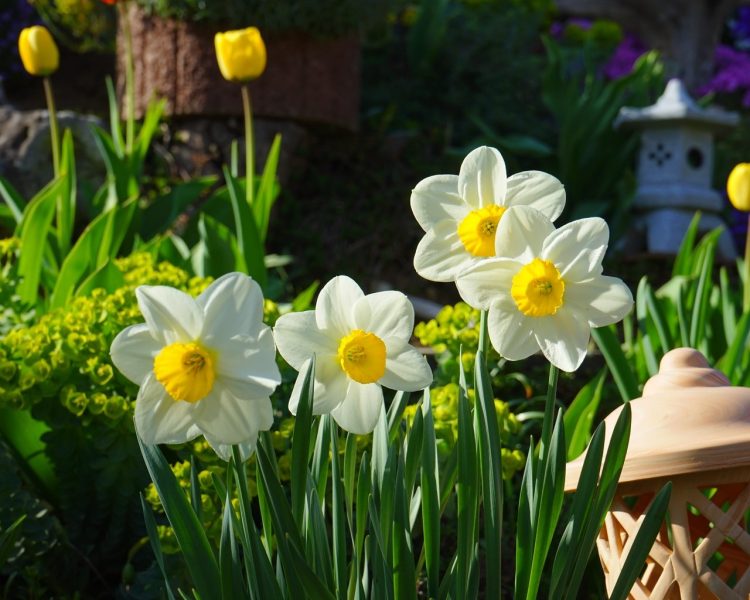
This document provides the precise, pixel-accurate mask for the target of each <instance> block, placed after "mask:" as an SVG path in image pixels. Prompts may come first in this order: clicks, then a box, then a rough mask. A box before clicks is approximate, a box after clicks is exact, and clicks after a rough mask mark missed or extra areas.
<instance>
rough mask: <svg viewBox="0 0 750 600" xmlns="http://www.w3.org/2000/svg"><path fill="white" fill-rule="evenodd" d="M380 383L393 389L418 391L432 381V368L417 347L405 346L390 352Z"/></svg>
mask: <svg viewBox="0 0 750 600" xmlns="http://www.w3.org/2000/svg"><path fill="white" fill-rule="evenodd" d="M378 383H379V384H381V385H384V386H385V387H387V388H390V389H392V390H401V391H404V392H416V391H418V390H422V389H424V388H426V387H427V386H429V385H430V384H431V383H432V369H430V365H429V364H428V363H427V359H426V358H425V357H424V356H422V354H421V353H420V352H419V351H418V350H417V349H416V348H412V347H411V346H408V345H407V346H403V347H402V348H400V349H399V350H398V351H396V352H390V351H389V352H388V355H387V356H386V359H385V375H383V376H382V377H381V378H380V379H379V380H378Z"/></svg>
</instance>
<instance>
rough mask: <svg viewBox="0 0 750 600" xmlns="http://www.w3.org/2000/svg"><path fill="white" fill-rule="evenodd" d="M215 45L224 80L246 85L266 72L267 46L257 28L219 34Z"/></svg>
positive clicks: (215, 39)
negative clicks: (245, 83)
mask: <svg viewBox="0 0 750 600" xmlns="http://www.w3.org/2000/svg"><path fill="white" fill-rule="evenodd" d="M214 44H215V46H216V59H217V60H218V61H219V69H220V70H221V74H222V75H223V76H224V79H227V80H228V81H237V82H240V83H244V82H246V81H250V80H251V79H255V78H256V77H259V76H260V75H261V74H262V73H263V71H265V69H266V45H265V44H264V43H263V38H262V37H261V35H260V31H258V29H257V28H256V27H248V28H246V29H238V30H235V31H224V32H219V33H217V34H216V37H214Z"/></svg>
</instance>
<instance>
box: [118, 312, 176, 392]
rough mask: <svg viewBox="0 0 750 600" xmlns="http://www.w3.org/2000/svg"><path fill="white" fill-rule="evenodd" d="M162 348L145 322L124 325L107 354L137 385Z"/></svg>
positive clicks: (151, 366)
mask: <svg viewBox="0 0 750 600" xmlns="http://www.w3.org/2000/svg"><path fill="white" fill-rule="evenodd" d="M162 348H163V346H162V344H160V343H159V342H158V341H156V340H155V339H154V336H152V335H151V330H150V329H149V328H148V325H146V324H145V323H139V324H138V325H131V326H130V327H126V328H125V329H123V330H122V331H121V332H120V333H118V334H117V337H116V338H115V339H114V340H113V341H112V346H111V347H110V349H109V354H110V356H111V357H112V362H113V363H114V365H115V366H116V367H117V368H118V369H119V370H120V371H121V372H122V374H123V375H125V377H127V378H128V379H130V381H132V382H133V383H137V384H138V385H142V384H143V380H144V379H146V376H147V375H148V374H149V373H150V372H151V371H152V370H153V368H154V358H155V357H156V355H157V354H159V352H160V351H161V349H162Z"/></svg>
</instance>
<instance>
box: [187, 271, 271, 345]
mask: <svg viewBox="0 0 750 600" xmlns="http://www.w3.org/2000/svg"><path fill="white" fill-rule="evenodd" d="M195 301H196V302H197V303H198V306H200V307H201V308H202V309H203V315H204V319H205V323H206V326H205V329H204V331H203V335H202V341H204V342H206V343H207V344H209V345H211V343H212V341H213V340H214V339H228V338H231V337H232V336H235V335H250V336H253V337H255V336H256V335H257V334H258V331H259V330H260V328H261V326H262V325H263V292H261V290H260V286H259V285H258V284H257V283H256V282H255V281H253V279H252V278H251V277H248V276H247V275H244V274H242V273H228V274H226V275H223V276H222V277H219V279H217V280H216V281H214V282H213V283H212V284H211V285H209V286H208V287H207V288H206V289H205V290H204V292H203V293H202V294H201V295H200V296H198V297H197V298H196V299H195Z"/></svg>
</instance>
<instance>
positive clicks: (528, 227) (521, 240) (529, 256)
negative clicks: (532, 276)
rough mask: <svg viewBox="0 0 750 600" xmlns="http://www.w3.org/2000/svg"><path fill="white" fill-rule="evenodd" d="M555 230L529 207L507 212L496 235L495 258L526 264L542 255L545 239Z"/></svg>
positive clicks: (511, 209)
mask: <svg viewBox="0 0 750 600" xmlns="http://www.w3.org/2000/svg"><path fill="white" fill-rule="evenodd" d="M554 230H555V226H554V225H552V221H550V220H549V219H548V218H547V217H545V216H544V215H543V214H542V213H540V212H539V211H538V210H536V209H534V208H531V207H528V206H517V207H511V208H509V209H508V210H506V211H505V213H504V214H503V216H502V218H501V219H500V223H499V224H498V226H497V232H496V233H495V256H497V257H498V258H512V259H514V260H517V261H519V262H522V263H524V264H526V263H529V262H531V261H532V260H534V259H535V258H537V257H538V256H540V255H541V253H542V248H543V247H544V240H545V238H546V237H547V236H548V235H550V234H551V233H552V232H553V231H554Z"/></svg>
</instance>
